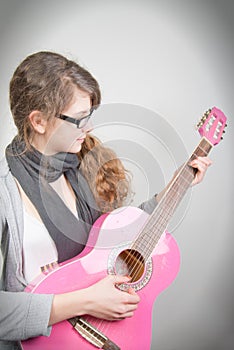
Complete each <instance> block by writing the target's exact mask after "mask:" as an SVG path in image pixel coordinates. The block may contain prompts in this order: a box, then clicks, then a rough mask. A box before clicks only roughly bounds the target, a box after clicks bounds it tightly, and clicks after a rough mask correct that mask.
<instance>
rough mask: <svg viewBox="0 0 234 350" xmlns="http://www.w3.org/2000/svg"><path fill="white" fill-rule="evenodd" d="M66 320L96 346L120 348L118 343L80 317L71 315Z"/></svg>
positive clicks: (114, 349)
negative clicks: (71, 316)
mask: <svg viewBox="0 0 234 350" xmlns="http://www.w3.org/2000/svg"><path fill="white" fill-rule="evenodd" d="M68 321H69V322H70V323H71V324H72V326H73V327H74V329H75V330H76V331H77V332H78V333H79V334H80V335H81V336H82V337H83V338H85V339H86V340H87V341H88V342H89V343H91V344H92V345H94V346H96V347H97V348H99V349H104V350H121V349H120V347H119V346H118V345H116V344H115V343H113V342H112V341H111V340H110V339H109V338H107V337H106V336H105V335H104V334H103V333H101V332H100V331H99V330H98V329H97V328H95V327H94V326H92V325H91V324H90V323H89V322H87V321H86V320H85V319H83V318H82V317H73V318H70V319H69V320H68Z"/></svg>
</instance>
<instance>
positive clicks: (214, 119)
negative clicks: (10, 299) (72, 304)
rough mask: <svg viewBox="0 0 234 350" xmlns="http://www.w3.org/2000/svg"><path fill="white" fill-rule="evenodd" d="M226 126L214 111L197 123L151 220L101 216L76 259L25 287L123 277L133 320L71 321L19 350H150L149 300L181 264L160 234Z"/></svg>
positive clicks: (68, 286)
mask: <svg viewBox="0 0 234 350" xmlns="http://www.w3.org/2000/svg"><path fill="white" fill-rule="evenodd" d="M225 125H226V117H225V115H224V114H223V113H222V112H221V111H220V110H219V109H217V108H215V107H214V108H212V109H211V110H209V111H207V112H206V113H205V114H204V116H203V118H202V119H201V121H200V122H199V124H198V129H199V132H200V134H201V136H202V139H201V141H200V143H199V145H198V146H197V148H196V149H195V151H194V153H193V154H192V156H191V157H190V159H189V160H188V161H187V163H185V164H184V165H183V167H182V168H181V169H180V171H179V173H178V174H177V176H176V178H175V179H174V180H173V182H172V183H171V185H170V187H169V188H168V190H167V192H166V193H165V195H164V197H163V198H162V200H161V201H160V203H159V204H158V205H157V207H156V209H155V210H154V211H153V213H152V214H151V215H148V214H146V213H145V212H143V211H142V210H140V209H139V208H135V207H123V208H120V209H117V210H114V211H113V212H111V213H110V214H105V215H103V216H101V217H100V218H99V219H98V220H97V221H96V223H95V224H94V226H93V228H92V230H91V232H90V237H89V240H88V243H87V247H86V248H85V250H84V251H83V252H82V253H81V254H80V255H79V256H77V257H75V258H73V259H71V260H69V261H67V262H66V263H62V264H59V265H57V266H56V267H54V268H53V269H51V271H45V272H44V273H43V274H42V275H41V276H40V277H39V278H38V279H37V280H36V281H34V282H33V283H32V284H31V285H30V286H28V287H27V291H28V292H31V293H56V294H58V293H64V292H69V291H72V290H76V289H81V288H86V287H88V286H90V285H91V284H93V283H95V282H97V281H99V280H100V279H102V278H104V277H105V276H106V275H107V274H116V273H117V274H124V275H126V274H127V275H130V276H131V277H132V280H131V283H129V284H130V285H131V286H132V288H134V289H135V290H136V291H137V293H138V294H139V296H140V299H141V301H140V303H139V306H138V309H137V310H136V311H135V313H134V316H133V317H132V318H126V319H124V320H121V321H103V320H100V319H96V318H94V317H90V316H88V315H84V316H82V317H75V318H73V319H70V320H67V321H63V322H60V323H58V324H56V325H54V326H53V327H52V332H51V335H50V336H49V337H44V336H40V337H37V338H33V339H29V340H27V341H23V342H22V347H23V349H24V350H94V349H95V348H100V349H105V350H118V349H121V350H133V349H134V350H143V349H144V350H148V349H150V343H151V317H152V307H153V303H154V300H155V298H156V297H157V295H158V294H159V293H160V292H161V291H162V290H163V289H165V288H166V287H167V286H169V284H170V283H171V282H172V281H173V280H174V278H175V277H176V275H177V272H178V270H179V264H180V255H179V249H178V247H177V245H176V242H175V240H174V239H173V237H172V236H171V235H170V234H169V233H168V232H167V231H165V229H166V227H167V224H168V222H169V220H170V218H171V217H172V215H173V213H174V211H175V209H176V207H177V206H178V204H179V203H180V201H181V199H182V198H183V196H184V194H185V192H186V191H187V189H188V188H189V187H190V185H191V182H192V180H193V178H194V174H195V171H194V169H193V168H191V167H190V166H189V165H188V164H189V162H190V161H191V160H192V159H194V158H196V157H197V156H206V155H207V154H208V153H209V152H210V150H211V148H212V146H214V145H216V144H218V143H219V141H220V139H221V136H222V134H223V132H224V127H225ZM126 287H127V285H126V284H122V285H121V286H119V288H121V289H122V290H124V289H125V288H126Z"/></svg>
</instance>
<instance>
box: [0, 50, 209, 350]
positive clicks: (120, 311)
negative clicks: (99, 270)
mask: <svg viewBox="0 0 234 350" xmlns="http://www.w3.org/2000/svg"><path fill="white" fill-rule="evenodd" d="M100 102H101V94H100V89H99V86H98V83H97V82H96V80H95V79H94V78H93V77H92V75H91V74H90V73H89V72H88V71H87V70H85V69H84V68H82V67H80V66H79V65H78V64H76V63H75V62H73V61H70V60H68V59H66V58H65V57H63V56H61V55H59V54H56V53H52V52H38V53H35V54H33V55H30V56H28V57H27V58H26V59H25V60H24V61H23V62H22V63H21V64H20V65H19V66H18V68H17V69H16V71H15V73H14V75H13V77H12V79H11V82H10V107H11V111H12V115H13V117H14V122H15V125H16V127H17V129H18V134H17V136H16V137H15V138H14V139H13V141H12V142H11V144H10V145H8V147H7V149H6V157H5V158H4V159H3V160H2V161H1V166H0V198H1V204H0V242H1V260H2V263H1V270H0V271H1V280H0V281H1V291H0V311H1V312H0V324H1V327H0V339H1V340H0V348H1V349H2V350H4V349H19V346H20V345H19V341H20V340H23V339H27V338H31V337H35V336H39V335H49V334H50V331H51V325H53V324H55V323H57V322H60V321H61V320H65V319H68V318H71V317H74V316H78V315H83V314H90V315H92V316H95V317H97V318H101V319H106V320H118V319H123V318H126V317H132V316H133V313H134V310H136V308H137V305H138V303H139V301H140V300H139V297H138V295H137V294H136V293H135V292H134V291H133V290H132V289H131V288H129V290H128V291H126V292H123V291H120V290H118V289H117V288H115V284H118V283H123V282H127V281H129V278H128V277H125V276H108V277H106V278H104V279H103V280H101V281H99V282H98V283H96V284H94V285H92V286H90V287H88V288H86V289H82V290H77V291H73V292H70V293H65V294H60V295H43V294H29V293H25V292H23V290H24V288H25V286H26V285H27V284H28V283H29V282H30V281H31V280H33V279H34V278H35V277H36V276H37V275H38V274H39V273H40V271H41V269H43V267H44V266H46V265H47V264H54V263H56V262H62V261H65V260H67V259H70V258H72V257H74V256H76V255H77V254H79V253H80V252H81V251H82V250H83V248H84V247H85V244H86V241H87V238H88V233H89V230H90V227H91V226H92V224H93V223H94V222H95V220H96V219H97V218H98V217H99V216H100V215H101V214H102V213H104V212H107V211H110V210H112V209H115V208H117V207H120V206H121V205H123V204H124V200H125V199H126V197H127V194H128V193H129V179H128V176H127V172H126V171H125V169H124V167H123V165H122V163H121V162H120V160H119V159H117V157H116V155H115V154H114V152H113V151H112V150H110V149H108V148H105V147H104V146H102V145H101V143H100V142H99V141H98V140H97V139H96V138H95V137H93V136H91V134H90V131H91V130H92V124H91V117H92V113H95V109H97V108H98V106H99V104H100ZM210 164H211V162H210V160H209V159H208V158H205V157H204V158H197V159H196V160H194V161H193V163H191V165H192V166H193V167H195V168H196V169H197V173H196V177H195V179H194V182H193V184H196V183H198V182H200V181H201V180H202V179H203V176H204V174H205V172H206V169H207V167H208V166H209V165H210ZM119 183H121V186H119V185H118V184H119ZM164 191H165V190H164ZM164 191H162V192H161V193H160V194H158V195H157V196H154V197H153V198H151V199H150V200H148V201H146V202H144V203H143V204H142V205H141V206H140V207H141V208H142V209H143V210H145V211H147V212H148V213H151V212H152V210H153V209H154V208H155V206H156V204H157V201H158V200H160V198H161V196H162V195H163V193H164ZM74 232H76V234H74ZM77 232H78V234H77Z"/></svg>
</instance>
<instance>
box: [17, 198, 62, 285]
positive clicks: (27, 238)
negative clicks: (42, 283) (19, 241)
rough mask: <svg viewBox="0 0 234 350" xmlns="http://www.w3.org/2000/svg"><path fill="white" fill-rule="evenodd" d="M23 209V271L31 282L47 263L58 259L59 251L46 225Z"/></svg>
mask: <svg viewBox="0 0 234 350" xmlns="http://www.w3.org/2000/svg"><path fill="white" fill-rule="evenodd" d="M23 207H24V205H23ZM23 211H24V238H23V262H24V263H23V272H24V276H25V279H26V281H27V282H28V283H29V282H31V281H32V280H34V279H35V278H36V277H37V276H38V275H39V274H40V273H41V272H42V271H43V270H44V269H45V270H46V268H44V267H46V265H48V264H51V263H54V262H57V261H58V252H57V249H56V246H55V243H54V241H53V239H52V238H51V236H50V235H49V232H48V230H47V229H46V227H45V225H44V224H43V223H42V222H41V221H39V220H38V219H37V218H35V217H34V216H32V215H30V214H29V213H28V212H27V210H26V209H25V207H24V210H23Z"/></svg>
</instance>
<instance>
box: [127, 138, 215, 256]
mask: <svg viewBox="0 0 234 350" xmlns="http://www.w3.org/2000/svg"><path fill="white" fill-rule="evenodd" d="M212 147H213V145H212V144H211V143H210V142H209V141H208V140H207V139H206V138H202V139H201V141H200V143H199V145H198V146H197V148H196V149H195V151H194V152H193V154H192V155H191V157H190V158H189V160H188V161H187V162H186V163H185V164H184V165H183V166H182V168H181V169H180V170H179V172H178V174H177V175H176V177H175V179H174V180H173V181H172V183H171V184H170V186H169V188H168V189H167V191H166V192H165V194H164V196H163V197H162V199H161V200H160V202H159V203H158V205H157V207H156V208H155V210H154V211H153V213H152V214H151V215H150V217H149V219H148V220H147V222H146V225H145V226H144V228H143V229H142V231H141V232H140V234H139V235H138V237H137V239H136V240H135V242H134V243H133V245H132V249H135V250H137V251H138V252H139V253H141V254H142V256H143V257H144V258H145V259H146V260H147V259H148V258H149V257H150V255H151V254H152V252H153V250H154V248H155V247H156V245H157V243H158V241H159V239H160V237H161V235H162V234H163V232H164V231H165V230H166V227H167V225H168V223H169V221H170V219H171V218H172V216H173V214H174V212H175V210H176V208H177V207H178V205H179V203H180V202H181V200H182V198H183V197H184V195H185V193H186V192H187V190H188V188H189V187H190V186H191V184H192V181H193V179H194V176H195V174H196V169H194V168H192V167H191V166H190V165H189V164H190V162H191V161H192V160H194V159H195V158H197V157H199V156H207V155H208V153H209V152H210V150H211V149H212Z"/></svg>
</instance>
